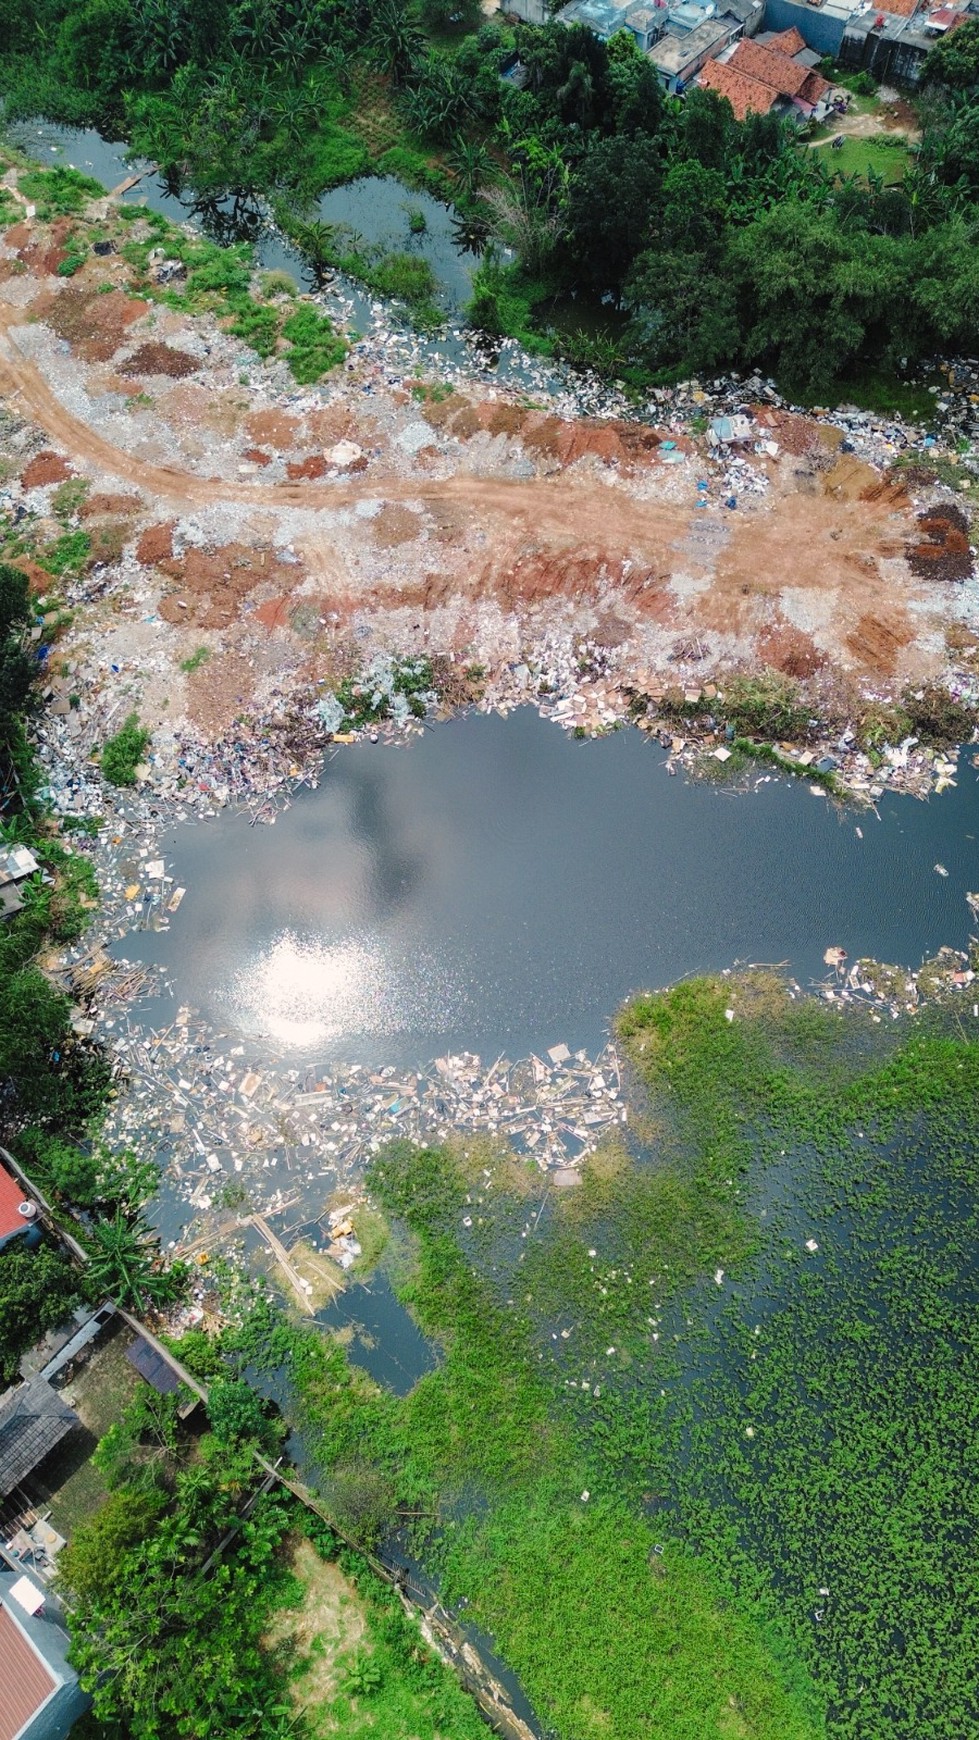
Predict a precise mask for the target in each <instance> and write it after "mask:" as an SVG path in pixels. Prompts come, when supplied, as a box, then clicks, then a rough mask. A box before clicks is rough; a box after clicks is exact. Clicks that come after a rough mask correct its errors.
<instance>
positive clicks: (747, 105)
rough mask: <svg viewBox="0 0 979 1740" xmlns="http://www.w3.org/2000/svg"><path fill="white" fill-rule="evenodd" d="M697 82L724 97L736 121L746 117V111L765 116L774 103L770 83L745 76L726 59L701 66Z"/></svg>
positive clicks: (773, 93) (776, 93)
mask: <svg viewBox="0 0 979 1740" xmlns="http://www.w3.org/2000/svg"><path fill="white" fill-rule="evenodd" d="M697 82H698V84H700V85H702V86H704V87H705V88H706V89H707V90H709V91H716V92H717V95H718V96H719V97H726V98H727V100H728V102H729V103H730V105H731V107H732V109H733V110H734V115H735V119H736V120H738V121H744V120H746V118H747V116H748V115H749V114H753V115H767V114H768V111H769V110H770V109H771V108H772V106H773V104H775V103H777V102H778V92H777V91H774V90H773V89H772V87H771V85H762V84H759V83H758V80H757V79H751V78H748V76H747V74H746V73H742V72H738V70H737V68H736V67H735V66H734V64H733V62H732V61H729V60H728V61H722V60H709V61H708V62H707V63H706V65H705V66H704V67H702V68H701V72H700V78H699V79H698V81H697Z"/></svg>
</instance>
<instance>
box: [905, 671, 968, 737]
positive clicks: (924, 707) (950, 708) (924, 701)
mask: <svg viewBox="0 0 979 1740" xmlns="http://www.w3.org/2000/svg"><path fill="white" fill-rule="evenodd" d="M901 705H902V706H903V708H904V711H905V713H906V714H907V716H908V722H909V725H910V728H911V730H912V732H913V733H914V735H915V736H916V737H920V739H921V741H922V743H930V744H943V743H944V744H949V743H967V742H968V740H969V738H970V737H971V736H972V733H973V731H974V730H975V727H976V709H975V707H972V706H970V705H969V703H968V702H967V701H960V700H957V699H956V697H955V696H954V695H950V694H949V692H948V690H947V689H943V688H942V687H941V686H940V684H938V683H932V684H930V685H929V686H928V687H927V688H925V689H917V690H911V689H908V690H906V691H905V693H904V695H903V696H902V697H901Z"/></svg>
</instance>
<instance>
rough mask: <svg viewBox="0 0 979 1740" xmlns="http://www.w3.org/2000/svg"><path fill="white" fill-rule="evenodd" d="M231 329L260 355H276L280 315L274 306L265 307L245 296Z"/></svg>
mask: <svg viewBox="0 0 979 1740" xmlns="http://www.w3.org/2000/svg"><path fill="white" fill-rule="evenodd" d="M231 331H232V332H233V333H234V336H235V338H240V339H243V341H244V342H245V344H247V345H249V346H250V348H251V349H252V350H253V351H255V352H256V354H257V355H258V356H261V357H269V356H274V355H275V347H276V345H277V344H278V342H279V316H278V315H277V313H276V311H275V309H274V308H263V307H262V305H261V303H259V302H253V301H252V299H251V297H250V296H245V297H242V300H241V303H240V305H239V306H238V307H237V308H236V310H235V317H234V320H233V321H232V323H231Z"/></svg>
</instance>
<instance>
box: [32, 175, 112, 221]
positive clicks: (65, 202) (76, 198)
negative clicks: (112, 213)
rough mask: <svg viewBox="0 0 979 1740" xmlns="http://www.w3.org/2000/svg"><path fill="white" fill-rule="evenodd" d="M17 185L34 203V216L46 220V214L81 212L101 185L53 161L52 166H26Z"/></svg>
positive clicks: (98, 193) (101, 190)
mask: <svg viewBox="0 0 979 1740" xmlns="http://www.w3.org/2000/svg"><path fill="white" fill-rule="evenodd" d="M17 185H18V187H19V189H20V191H21V193H22V194H23V195H24V198H25V199H29V200H31V201H32V202H33V204H34V205H36V206H37V215H38V217H39V218H40V219H41V220H42V222H44V221H46V220H47V219H48V218H50V217H71V216H73V215H74V213H75V212H79V211H81V209H82V207H83V206H84V205H85V203H86V201H87V200H90V199H98V198H99V197H100V196H101V195H102V194H104V193H105V188H104V187H103V186H102V185H101V183H100V182H98V181H93V180H92V178H91V176H90V175H82V174H80V172H79V171H78V170H77V169H68V168H67V167H66V166H65V165H64V164H63V163H56V164H55V165H54V167H53V168H52V169H28V170H26V171H25V172H24V174H23V175H20V176H18V178H17Z"/></svg>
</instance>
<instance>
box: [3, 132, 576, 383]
mask: <svg viewBox="0 0 979 1740" xmlns="http://www.w3.org/2000/svg"><path fill="white" fill-rule="evenodd" d="M7 133H8V137H9V138H10V141H11V143H12V144H13V145H15V146H17V147H18V148H19V149H20V150H22V151H24V152H26V153H27V154H28V156H30V157H33V158H36V159H37V161H38V162H39V163H41V164H42V166H50V165H51V164H52V163H66V164H69V165H70V166H71V167H72V168H74V169H79V170H81V171H82V172H83V173H84V174H86V175H91V176H93V177H94V179H95V180H96V181H100V182H102V184H103V186H104V187H106V188H110V189H111V188H113V187H119V186H121V185H122V183H123V182H124V181H126V180H127V179H128V178H129V177H130V176H132V175H133V174H137V173H138V172H139V171H140V170H141V169H143V170H145V171H146V173H145V174H144V176H143V179H142V180H141V181H140V182H139V183H138V184H137V185H136V186H135V187H133V188H130V189H129V190H128V191H127V192H126V193H124V194H123V195H122V196H121V197H122V199H123V201H124V202H125V203H126V204H127V205H146V206H149V208H150V209H151V210H152V211H157V212H161V213H162V214H163V215H164V216H165V217H168V218H169V219H170V220H171V222H173V223H175V224H182V223H187V222H191V223H194V224H196V225H198V227H200V228H201V229H202V230H204V231H205V232H206V233H211V234H214V235H215V239H216V240H218V241H221V242H224V243H228V242H233V241H249V242H252V243H253V244H254V247H255V257H256V259H257V261H258V263H259V265H260V266H262V267H264V268H266V269H267V270H270V271H272V270H274V271H284V272H288V273H289V275H290V276H291V277H292V278H294V279H295V280H297V282H298V283H300V284H301V285H302V286H303V288H304V289H307V290H309V289H312V288H313V283H314V279H313V274H312V272H311V270H310V268H309V266H308V265H307V263H306V261H305V259H304V258H303V256H302V254H301V253H300V252H299V250H298V249H297V248H294V247H293V246H292V245H291V243H289V242H288V241H287V240H286V238H285V237H284V236H283V235H281V234H280V233H279V231H278V230H276V229H275V228H274V227H273V226H272V225H271V224H270V223H268V222H266V221H265V220H264V218H263V215H262V213H261V212H260V211H258V210H257V209H255V208H253V209H252V210H251V212H250V214H249V216H250V218H251V220H252V221H251V222H245V221H244V219H243V218H242V217H241V214H237V216H235V214H233V210H232V202H231V201H230V200H224V201H219V202H217V205H216V206H215V207H209V208H207V209H206V210H205V209H204V208H203V207H202V206H201V205H200V204H199V203H198V202H197V201H196V200H195V199H194V197H193V195H192V194H191V193H190V192H189V191H188V192H187V193H185V194H182V195H180V196H179V197H178V196H176V195H174V194H172V193H170V192H168V191H167V188H166V185H165V183H164V181H163V179H162V177H161V176H160V175H158V174H157V173H156V172H155V171H154V170H153V169H152V168H150V167H147V165H146V164H144V163H143V162H141V161H139V160H135V159H133V158H131V156H130V154H129V148H128V146H127V145H126V144H125V143H124V142H120V141H115V142H114V141H110V140H108V139H103V138H102V136H101V134H99V133H96V132H95V131H94V130H93V129H92V128H79V127H61V126H59V125H57V124H56V123H55V122H53V121H43V120H32V121H17V122H14V123H12V124H11V126H10V127H9V128H8V129H7ZM413 211H414V212H421V214H422V215H423V217H424V219H425V229H424V231H422V232H421V233H420V234H417V235H412V233H411V230H410V227H409V219H408V214H409V212H413ZM314 215H315V216H317V217H318V218H320V219H322V221H323V222H325V223H331V224H336V225H338V226H345V227H346V228H347V229H348V230H349V231H350V233H351V237H353V236H356V238H357V244H356V245H357V246H362V245H363V244H367V245H368V246H369V247H371V246H376V247H379V248H381V249H383V250H384V251H385V252H398V253H411V254H418V255H420V257H421V258H422V259H425V260H427V261H428V264H429V265H430V267H431V268H432V272H433V274H434V276H435V280H436V292H435V302H436V305H437V306H438V307H439V308H440V309H442V310H444V312H445V316H446V321H447V325H446V326H445V328H443V330H442V331H439V332H434V333H431V334H428V333H426V334H417V333H410V334H407V335H406V342H410V345H411V348H412V354H413V356H414V357H416V358H417V360H418V361H419V362H420V363H427V364H428V365H430V366H431V367H433V368H437V367H438V366H439V365H444V364H451V365H453V366H455V367H465V368H466V369H469V370H472V369H474V368H476V367H477V366H478V367H482V368H485V369H488V370H492V371H493V372H495V373H496V375H497V376H498V378H499V379H500V380H501V381H505V382H508V383H510V384H511V385H516V386H533V387H535V388H537V389H538V390H539V389H540V388H541V387H542V386H543V387H544V388H545V390H547V389H551V390H554V391H560V390H561V388H562V387H564V386H566V385H567V383H568V374H567V371H566V370H563V369H561V368H560V367H559V366H549V365H548V364H546V363H542V362H540V361H535V362H533V363H530V362H528V359H527V358H525V357H524V356H523V355H522V353H521V352H519V351H518V350H517V349H516V348H511V349H505V350H503V351H501V352H500V353H499V354H498V355H496V356H491V355H490V354H489V353H488V352H484V351H480V353H479V356H478V358H477V357H476V356H475V355H474V352H473V348H472V346H471V345H470V344H468V343H467V342H466V340H465V338H464V336H463V334H462V331H461V330H460V328H459V327H458V325H455V326H454V325H453V324H452V323H453V322H459V321H461V320H462V318H463V312H464V309H465V305H466V303H467V302H468V301H469V299H470V296H471V294H472V274H473V272H474V271H475V269H476V266H477V264H478V257H477V256H476V255H475V254H472V253H470V252H468V251H467V250H466V249H465V248H464V247H463V246H462V245H461V244H460V243H459V242H457V241H456V239H455V237H454V235H453V228H452V212H451V209H450V207H449V206H447V205H443V204H442V203H441V202H440V201H439V200H436V199H434V198H433V197H432V195H431V194H430V193H423V192H416V191H414V190H412V189H410V188H407V187H405V186H403V185H402V183H401V182H399V181H397V180H396V179H395V178H394V177H393V176H390V175H387V176H360V177H358V178H357V180H355V181H352V182H348V183H347V184H346V185H345V186H342V187H337V188H333V189H331V190H330V192H328V193H325V194H323V195H322V196H321V197H320V200H319V202H318V205H317V208H316V212H315V214H314ZM321 299H322V302H323V304H324V306H325V307H326V309H327V311H328V312H329V313H330V314H331V315H332V316H333V317H334V318H336V319H337V320H340V321H342V322H343V323H344V324H345V325H346V326H347V328H348V330H353V331H355V332H359V333H360V334H361V335H363V334H365V333H367V332H369V331H370V330H371V329H372V327H373V328H375V329H376V327H377V325H378V313H379V311H380V312H381V314H382V316H383V318H382V322H381V324H382V325H383V326H385V327H386V328H388V329H393V330H395V331H397V330H398V328H399V327H405V328H406V327H407V321H406V312H405V310H404V309H400V310H399V309H398V308H397V307H396V306H395V305H392V304H384V303H382V302H381V301H380V299H379V298H377V297H375V296H373V295H372V294H371V293H370V292H368V291H366V290H365V289H364V288H363V287H362V286H361V285H360V284H358V283H357V282H356V281H355V280H354V279H350V278H345V277H342V276H341V275H340V274H336V275H335V277H334V279H333V280H332V282H331V284H330V285H328V286H327V287H326V288H325V289H324V290H323V291H322V292H321ZM571 324H573V325H580V324H582V321H581V320H580V319H575V320H574V321H573V322H571Z"/></svg>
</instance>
